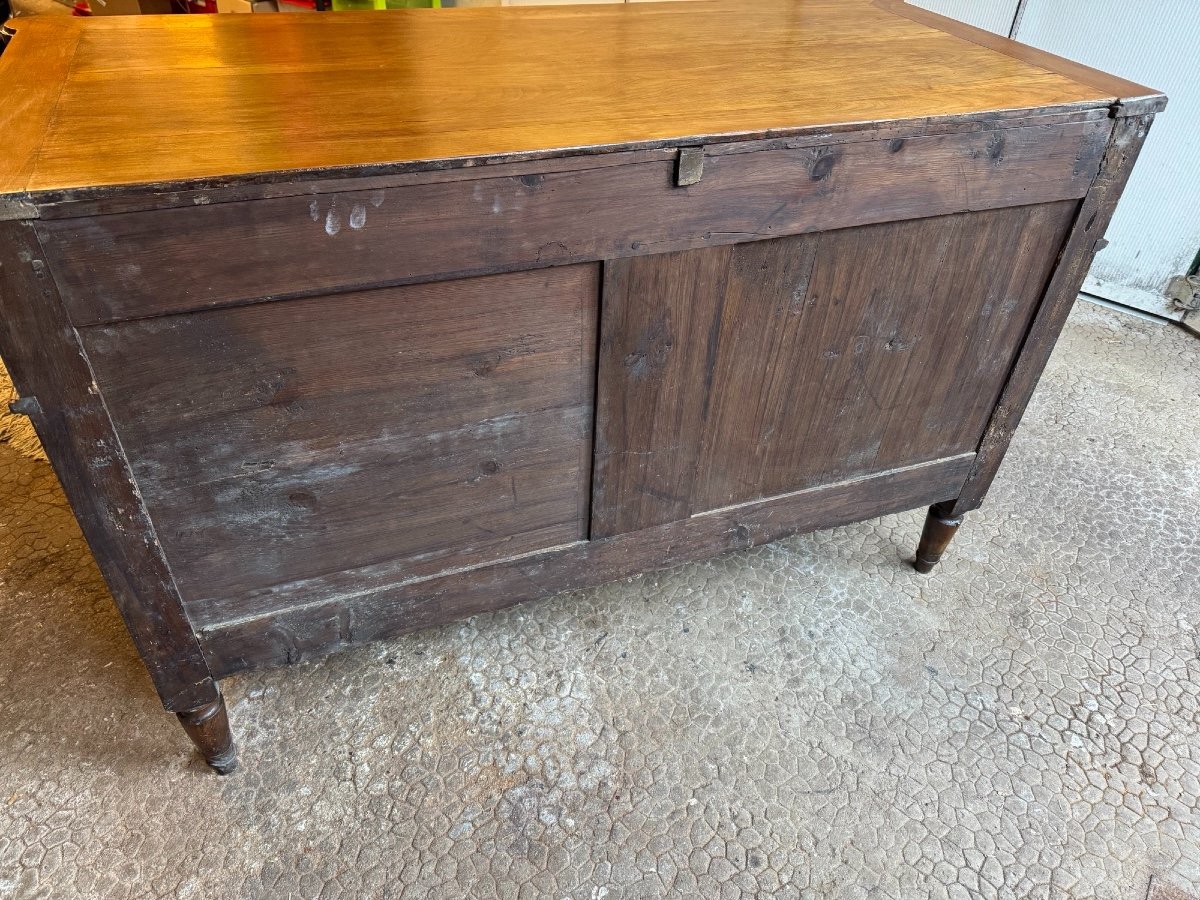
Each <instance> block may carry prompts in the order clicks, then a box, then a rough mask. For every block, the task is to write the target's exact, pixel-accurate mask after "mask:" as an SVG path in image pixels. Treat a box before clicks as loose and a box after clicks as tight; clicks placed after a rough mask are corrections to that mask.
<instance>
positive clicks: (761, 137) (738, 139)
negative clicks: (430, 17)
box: [0, 0, 1108, 219]
mask: <svg viewBox="0 0 1200 900" xmlns="http://www.w3.org/2000/svg"><path fill="white" fill-rule="evenodd" d="M702 2H703V0H702ZM1107 108H1108V102H1107V101H1099V102H1096V101H1078V102H1076V103H1068V104H1060V105H1057V106H1054V107H1014V108H1010V109H994V110H986V111H983V112H977V113H969V114H959V115H944V116H927V117H919V118H912V119H892V120H879V119H872V120H869V121H862V122H844V123H837V124H836V125H819V126H818V125H805V126H799V127H796V128H776V129H771V130H769V131H745V132H730V133H723V134H706V135H692V136H684V137H679V138H670V139H665V140H649V141H632V142H623V143H619V144H599V145H589V146H584V147H559V148H547V149H544V150H536V151H517V152H512V153H500V154H493V155H487V156H464V157H439V158H436V159H428V160H406V161H403V162H394V163H371V164H362V165H348V166H328V167H318V168H311V167H310V168H300V169H282V170H275V171H259V172H245V173H239V174H234V175H220V176H217V175H214V176H211V177H206V178H186V179H180V180H174V181H161V182H149V181H147V182H128V183H122V184H112V185H108V184H105V185H94V186H91V187H81V188H49V189H45V190H34V191H27V192H25V193H24V194H22V195H20V199H19V201H17V202H21V203H23V204H25V207H26V208H27V209H32V210H34V211H36V210H37V209H38V208H39V207H42V208H46V207H55V208H58V209H62V210H67V209H70V208H71V207H73V206H76V205H86V204H89V203H92V202H94V201H97V200H103V199H105V198H109V197H115V196H120V197H123V198H124V197H128V198H131V199H132V198H136V197H139V196H141V197H144V198H145V199H146V207H145V208H154V207H157V206H158V204H157V203H156V202H155V201H156V200H158V199H160V198H162V197H164V196H165V195H172V194H180V195H182V194H186V195H188V196H195V195H200V194H203V193H205V192H207V191H221V190H227V189H234V188H247V189H250V188H254V187H266V186H270V185H279V184H283V183H288V182H291V183H295V184H297V185H305V184H311V183H325V182H335V181H345V182H354V181H356V180H359V179H370V178H381V177H387V176H403V175H413V176H419V175H423V174H424V175H430V176H434V175H436V174H437V173H444V172H456V171H458V172H461V171H463V170H473V171H476V172H478V176H477V177H478V178H487V177H503V176H504V174H505V172H504V170H505V169H507V168H510V167H511V166H513V165H515V164H520V163H545V162H549V161H552V160H571V159H578V160H581V167H582V166H583V165H584V162H583V161H586V160H588V159H589V158H596V157H606V156H616V155H622V154H626V153H628V154H637V153H645V152H651V151H655V150H663V151H672V150H676V149H678V148H680V147H700V146H702V147H715V146H722V145H731V144H739V145H740V144H746V145H750V146H753V145H754V144H756V143H762V142H768V141H775V140H786V139H790V138H818V139H819V138H822V137H826V136H827V137H828V138H829V139H830V140H831V141H835V140H838V139H841V140H843V141H844V140H845V136H846V135H848V134H849V135H853V134H858V133H861V135H862V137H859V138H858V139H859V140H873V139H875V132H878V131H881V130H886V131H887V132H888V134H889V136H894V135H895V134H898V133H899V134H911V135H913V136H919V135H920V134H921V133H922V132H923V131H924V130H925V129H926V128H929V127H931V126H934V125H937V124H941V123H946V122H959V123H962V124H970V123H975V124H977V125H978V126H979V127H981V128H983V127H990V128H1022V127H1032V126H1037V125H1044V124H1054V123H1057V122H1060V121H1067V120H1068V119H1070V118H1071V117H1072V116H1077V115H1079V114H1082V113H1088V112H1091V111H1093V110H1098V109H1107ZM1106 118H1107V117H1106ZM627 164H630V165H636V164H637V163H627ZM340 189H343V190H354V189H355V188H354V185H353V184H352V183H348V184H347V185H346V186H345V187H344V188H340ZM295 193H307V191H305V190H303V189H302V188H300V189H298V190H297V191H296V192H295ZM4 202H5V197H4V195H2V194H0V219H3V204H4ZM208 202H209V201H207V200H201V201H196V200H192V201H189V202H187V203H183V204H178V205H207V203H208ZM217 202H223V201H217ZM166 205H169V206H173V205H176V204H174V203H169V204H166ZM63 217H64V216H63V215H62V213H61V212H60V213H59V214H57V215H54V218H63ZM65 217H69V215H68V216H65ZM22 218H28V216H22Z"/></svg>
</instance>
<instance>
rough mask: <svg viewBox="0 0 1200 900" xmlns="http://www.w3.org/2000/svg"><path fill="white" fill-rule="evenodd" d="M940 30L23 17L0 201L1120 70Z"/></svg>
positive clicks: (4, 115) (969, 92)
mask: <svg viewBox="0 0 1200 900" xmlns="http://www.w3.org/2000/svg"><path fill="white" fill-rule="evenodd" d="M937 21H938V22H939V23H944V25H942V26H940V27H947V28H951V29H953V28H954V27H955V26H954V23H950V22H949V20H937ZM940 27H933V25H931V24H929V23H928V22H918V21H915V20H914V19H913V18H910V17H909V16H908V15H905V14H902V12H897V11H895V10H892V9H891V8H889V5H888V3H887V2H886V0H878V2H871V0H756V2H754V3H744V2H740V0H711V2H698V3H662V4H655V3H646V4H641V3H640V4H618V5H595V6H574V7H562V6H559V7H545V8H542V7H529V8H518V9H463V10H397V11H393V12H388V13H339V14H337V15H336V16H220V15H218V16H112V17H99V18H92V19H65V18H64V19H57V18H56V19H52V20H50V19H42V20H39V19H33V20H30V21H26V22H18V23H17V35H16V37H15V38H14V39H13V41H12V43H11V44H10V46H9V48H8V51H7V52H6V53H5V55H4V57H3V58H2V59H0V81H2V82H3V83H4V84H5V86H6V91H5V93H6V96H10V97H12V96H20V97H24V98H25V99H23V100H22V101H20V102H18V103H16V104H15V105H14V104H6V105H5V106H4V107H3V108H0V131H3V132H4V133H5V134H6V137H7V138H8V140H7V142H6V143H8V144H9V146H10V148H11V149H10V151H9V152H8V153H6V154H5V155H4V157H3V159H0V196H3V195H5V194H12V193H20V192H23V191H34V192H36V191H41V190H54V189H66V188H79V187H89V186H105V185H118V184H130V183H162V182H176V181H182V180H187V179H195V178H206V177H209V178H223V177H227V176H238V175H245V174H249V173H265V172H273V171H281V170H306V169H318V168H326V167H353V166H359V165H370V164H402V163H406V162H415V161H421V160H435V159H464V158H482V157H493V156H503V155H508V154H520V153H534V152H539V151H547V150H551V151H552V150H562V149H569V148H580V147H593V146H605V147H610V146H614V145H615V146H631V145H637V144H639V143H640V144H650V143H653V142H655V141H663V140H671V139H678V138H684V137H704V136H714V135H742V134H745V135H752V134H763V133H766V132H772V131H785V132H786V131H788V130H798V129H803V128H809V127H818V126H823V125H828V124H838V123H849V122H865V121H878V120H895V119H906V118H914V117H926V116H942V115H964V114H966V115H969V114H972V113H980V112H987V111H989V110H996V109H1012V108H1033V107H1046V106H1070V105H1074V104H1081V105H1092V106H1094V105H1103V104H1105V103H1107V102H1110V101H1112V100H1114V99H1116V96H1117V91H1118V90H1119V89H1120V87H1121V86H1122V85H1126V84H1127V83H1126V82H1120V81H1119V80H1117V79H1110V80H1109V82H1105V81H1104V78H1103V77H1090V76H1089V78H1088V80H1087V81H1081V80H1079V78H1080V77H1081V76H1080V71H1084V72H1087V71H1090V70H1080V67H1074V68H1073V69H1071V70H1070V71H1072V72H1074V74H1075V76H1076V77H1068V76H1066V75H1062V74H1057V73H1056V72H1054V71H1050V70H1049V69H1047V68H1045V67H1044V66H1045V61H1044V60H1041V64H1040V65H1033V64H1031V63H1030V62H1027V61H1023V60H1021V59H1018V58H1016V57H1015V56H1014V55H1012V54H1010V53H1006V52H998V51H997V50H995V49H989V48H988V47H985V46H982V45H981V44H980V43H977V42H975V41H974V40H972V39H970V38H969V37H958V36H955V35H952V34H950V33H948V32H947V31H943V30H940ZM1063 68H1064V69H1066V68H1067V64H1066V63H1065V62H1064V64H1063Z"/></svg>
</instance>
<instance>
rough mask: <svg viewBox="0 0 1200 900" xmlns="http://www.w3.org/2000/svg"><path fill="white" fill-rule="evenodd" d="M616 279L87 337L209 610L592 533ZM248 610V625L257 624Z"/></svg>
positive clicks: (237, 315) (513, 282)
mask: <svg viewBox="0 0 1200 900" xmlns="http://www.w3.org/2000/svg"><path fill="white" fill-rule="evenodd" d="M598 279H599V267H598V266H595V265H590V266H574V267H562V268H555V269H543V270H538V271H534V272H527V273H519V274H514V275H501V276H494V277H490V278H480V279H469V280H464V281H455V282H444V283H438V284H433V285H422V286H416V287H406V288H396V289H385V290H379V291H370V292H365V293H362V294H353V295H346V296H344V297H341V298H339V299H338V304H337V308H336V313H333V312H331V309H330V301H329V300H328V298H312V299H308V300H299V301H292V302H288V303H275V304H265V305H259V306H251V307H242V308H238V309H233V310H221V311H216V312H209V313H201V314H195V315H185V316H177V317H167V318H160V319H153V320H144V321H140V322H133V323H125V324H121V325H116V326H107V327H98V328H92V329H84V330H83V336H84V343H85V345H86V347H87V351H88V355H89V357H90V358H91V360H92V363H93V366H94V368H95V372H96V376H97V381H98V382H99V384H100V385H101V389H102V391H103V393H104V396H105V398H106V401H107V403H108V405H109V409H110V410H111V412H112V416H113V419H114V421H115V422H116V425H117V430H118V433H119V434H120V437H121V440H122V441H123V443H124V446H125V447H126V449H127V452H128V455H129V459H130V462H131V465H132V467H133V470H134V473H135V475H136V477H137V481H138V484H139V486H140V488H141V491H142V495H143V497H144V499H145V503H146V507H147V509H148V510H149V513H150V515H151V517H152V518H153V519H154V522H155V524H156V526H157V528H158V533H159V535H160V539H161V542H162V545H163V547H164V549H165V552H166V556H167V559H168V560H169V561H170V564H171V568H172V571H173V572H174V574H175V578H176V581H177V583H178V585H179V589H180V592H181V594H182V596H183V598H184V601H185V603H186V604H187V608H188V609H189V611H192V612H193V614H203V611H204V608H205V607H206V606H208V605H210V604H213V603H218V602H220V601H221V599H222V598H241V597H243V596H245V595H246V594H247V593H248V592H251V591H254V590H257V589H261V588H264V587H268V586H271V585H274V584H277V583H279V582H290V581H295V580H298V579H302V578H309V577H313V576H316V575H320V574H323V573H327V572H330V571H339V570H342V569H350V568H355V567H360V566H365V565H371V564H374V563H377V562H380V561H384V560H390V561H396V562H397V563H399V564H402V565H403V566H404V567H405V571H406V573H407V574H408V575H409V576H412V575H414V574H430V573H433V572H438V571H442V570H445V569H451V568H459V567H462V566H470V565H478V564H479V563H480V562H481V561H485V560H488V559H499V558H503V557H507V556H512V555H515V554H520V553H527V552H530V551H533V550H539V549H543V548H545V547H548V546H555V545H558V544H564V543H569V542H571V541H575V540H579V539H581V538H583V537H585V536H586V533H587V503H588V490H589V482H590V457H591V429H592V404H593V397H594V374H593V373H594V368H595V316H596V307H597V303H598V297H599V281H598ZM243 612H244V611H243Z"/></svg>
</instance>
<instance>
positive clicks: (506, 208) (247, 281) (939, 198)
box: [39, 120, 1111, 325]
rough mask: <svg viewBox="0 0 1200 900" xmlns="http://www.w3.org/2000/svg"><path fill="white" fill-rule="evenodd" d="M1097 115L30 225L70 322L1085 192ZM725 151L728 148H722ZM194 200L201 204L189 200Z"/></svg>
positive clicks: (1099, 144) (1101, 128)
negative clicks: (694, 162) (683, 163)
mask: <svg viewBox="0 0 1200 900" xmlns="http://www.w3.org/2000/svg"><path fill="white" fill-rule="evenodd" d="M1110 128H1111V124H1110V122H1109V121H1108V120H1102V121H1084V122H1072V123H1066V124H1055V125H1041V126H1023V127H1013V128H996V129H991V130H987V131H977V132H967V133H943V134H932V135H924V136H920V137H911V138H907V139H901V138H896V139H892V140H873V141H862V142H857V143H830V144H825V145H817V146H805V147H799V148H787V147H785V148H781V149H773V150H759V151H756V152H747V153H730V152H721V153H719V154H718V153H712V154H709V155H708V156H707V158H706V160H705V163H704V172H703V177H702V179H701V181H700V182H699V183H698V184H694V185H691V186H686V187H679V186H677V185H676V183H675V165H674V162H672V161H670V160H660V161H654V162H645V163H635V164H630V165H622V166H612V167H604V168H590V169H583V170H580V171H553V172H546V173H544V174H541V173H530V174H525V175H520V176H513V177H506V178H481V179H479V180H475V181H453V182H438V183H433V184H419V185H409V186H401V187H392V188H379V189H370V190H354V189H353V182H349V183H348V185H347V189H346V190H344V191H341V192H338V193H333V194H326V195H323V196H320V197H305V196H295V197H281V198H274V199H266V200H256V201H247V202H231V203H216V204H211V205H199V206H195V207H190V208H177V209H162V210H153V211H147V212H137V213H120V214H113V215H104V216H94V217H88V218H81V219H59V220H51V221H45V222H43V223H41V225H40V226H39V228H40V233H41V234H42V236H43V239H44V243H45V245H46V247H47V252H48V253H50V254H51V255H52V263H53V268H54V271H55V277H56V278H57V279H58V283H59V287H60V290H61V292H62V294H63V297H64V300H65V302H66V304H67V307H68V309H69V311H70V315H71V319H72V321H73V322H74V323H75V324H76V325H91V324H97V323H105V322H112V321H117V320H124V319H132V318H140V317H146V316H155V315H162V314H165V313H176V312H182V311H187V310H198V309H204V308H209V307H216V306H224V305H232V304H238V303H244V302H247V301H251V300H256V299H263V298H280V297H294V296H302V295H313V294H321V293H327V292H331V291H338V290H345V289H348V288H356V287H373V286H382V285H388V284H403V283H414V282H419V281H425V280H430V279H434V278H447V277H458V276H466V275H477V274H485V273H493V272H500V271H512V270H518V269H528V268H531V267H538V266H547V265H557V264H563V263H574V262H583V261H588V260H603V259H613V258H622V257H629V256H638V255H644V254H653V253H663V252H668V251H675V250H683V249H689V248H699V247H709V246H717V245H727V244H735V243H741V242H745V241H752V240H760V239H764V238H772V237H779V236H783V235H789V234H797V233H801V232H811V231H824V230H829V229H834V228H846V227H851V226H856V225H863V224H869V223H876V222H887V221H895V220H904V219H914V218H923V217H927V216H933V215H943V214H949V213H956V212H961V211H964V210H982V209H994V208H1001V207H1008V206H1015V205H1025V204H1032V203H1045V202H1052V201H1056V200H1063V199H1073V198H1078V197H1081V196H1082V195H1083V194H1084V193H1085V192H1086V190H1087V188H1088V185H1089V184H1090V183H1091V180H1092V178H1093V176H1094V175H1095V172H1096V167H1097V165H1098V162H1099V158H1100V153H1101V151H1102V148H1103V145H1104V141H1105V140H1106V138H1107V135H1108V132H1109V130H1110ZM726 150H727V148H726ZM197 199H198V200H202V199H203V198H197Z"/></svg>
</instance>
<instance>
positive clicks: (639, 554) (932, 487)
mask: <svg viewBox="0 0 1200 900" xmlns="http://www.w3.org/2000/svg"><path fill="white" fill-rule="evenodd" d="M972 458H973V454H966V455H964V456H958V457H952V458H950V459H944V460H937V461H935V462H931V463H926V464H923V465H919V466H913V467H911V468H906V469H900V470H894V471H890V472H881V473H876V474H874V475H872V476H869V477H866V478H860V479H855V480H852V481H846V482H842V483H839V484H832V485H825V486H823V487H820V488H815V489H812V490H808V491H802V492H800V493H797V494H791V495H788V496H784V497H778V498H773V499H771V500H768V501H765V502H759V503H752V504H748V505H746V506H743V507H738V508H735V509H726V510H721V511H718V512H714V513H711V514H707V515H701V516H696V517H694V518H691V519H686V520H684V521H680V522H672V523H669V524H666V525H660V526H658V527H655V528H649V529H646V530H644V531H639V532H635V533H631V534H623V535H616V536H614V537H610V538H605V539H601V540H594V541H583V542H580V543H577V544H572V545H571V546H568V547H563V548H559V549H555V550H552V551H549V552H547V553H542V554H533V555H529V556H524V557H519V558H515V559H510V560H506V561H504V562H500V563H496V564H492V565H488V566H483V567H480V568H477V569H471V570H467V571H463V572H454V573H449V574H446V575H442V576H440V577H437V578H432V579H423V580H419V581H413V582H405V581H403V580H402V579H400V578H398V577H397V575H396V573H395V572H394V571H392V570H391V569H390V568H388V567H378V568H376V569H373V570H363V571H358V572H353V573H339V574H338V575H337V576H335V577H334V578H330V579H317V580H314V581H310V582H304V583H298V584H295V585H290V586H286V587H281V588H280V589H278V590H277V591H276V592H275V593H274V594H273V598H272V599H273V603H274V604H275V606H276V608H277V609H278V610H279V611H278V612H276V613H274V614H270V615H263V616H259V617H254V618H244V619H235V620H230V621H224V622H221V621H208V622H206V624H205V626H204V627H203V628H202V636H201V640H202V641H203V642H204V646H205V650H206V652H207V654H208V656H209V659H210V661H211V664H212V665H213V667H214V670H215V671H216V672H218V673H219V674H220V675H222V676H224V675H228V674H232V673H234V672H238V671H241V670H243V669H246V668H249V667H251V666H253V667H256V668H257V667H260V666H272V665H284V664H288V663H295V662H299V661H301V660H304V659H309V658H312V657H313V656H317V655H320V654H323V653H329V652H331V651H334V650H339V649H343V648H345V647H351V646H356V645H358V644H362V643H366V642H368V641H372V640H377V639H379V638H383V637H388V636H392V635H395V634H400V633H403V632H407V631H414V630H417V629H420V628H424V627H427V626H429V625H433V624H435V623H439V622H447V621H451V620H454V619H459V618H463V617H465V616H470V615H475V614H477V613H482V612H488V611H491V610H495V609H502V608H504V607H506V606H511V605H513V604H515V603H520V602H523V601H525V600H532V599H536V598H540V597H549V596H553V595H554V594H558V593H561V592H563V591H569V590H576V589H579V588H583V587H588V586H591V585H596V584H601V583H603V582H606V581H611V580H614V579H616V578H621V577H623V576H626V575H631V574H634V573H637V572H645V571H650V570H653V569H661V568H666V567H668V566H671V565H676V564H678V563H681V562H686V561H688V560H695V559H704V558H707V557H710V556H713V555H715V554H717V553H722V552H726V551H729V550H739V549H746V548H748V547H753V546H756V545H758V544H762V543H766V542H768V541H773V540H778V539H780V538H782V537H785V536H787V535H790V534H796V533H799V532H804V531H815V530H818V529H822V528H832V527H835V526H837V525H844V524H847V523H849V522H857V521H861V520H863V519H869V518H871V517H873V516H879V515H884V514H887V513H892V512H898V511H900V510H904V509H911V508H913V507H915V506H923V505H926V504H929V503H934V502H938V500H939V498H941V499H945V498H949V497H953V496H954V495H955V494H956V493H957V491H958V490H959V488H960V487H961V485H962V481H963V478H964V477H965V474H966V472H967V471H968V469H969V468H970V465H971V460H972ZM306 600H307V601H308V602H307V603H305V602H304V601H306ZM263 605H265V604H263ZM289 606H290V607H291V608H289Z"/></svg>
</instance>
